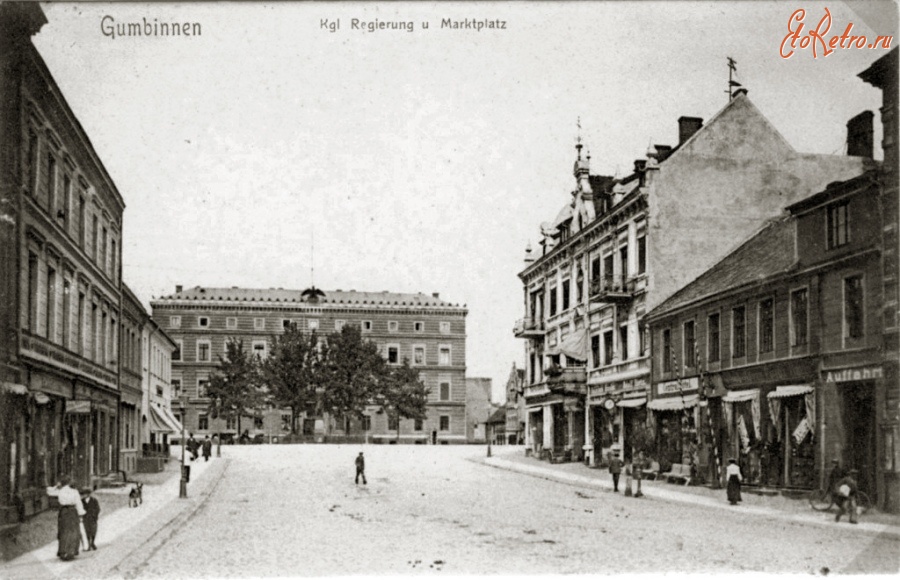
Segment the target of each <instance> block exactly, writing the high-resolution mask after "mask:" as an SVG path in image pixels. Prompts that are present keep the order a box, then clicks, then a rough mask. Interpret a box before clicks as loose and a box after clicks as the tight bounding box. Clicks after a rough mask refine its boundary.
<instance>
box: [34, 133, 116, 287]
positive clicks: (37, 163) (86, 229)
mask: <svg viewBox="0 0 900 580" xmlns="http://www.w3.org/2000/svg"><path fill="white" fill-rule="evenodd" d="M41 133H42V131H40V130H38V129H37V128H34V127H33V128H32V129H31V130H30V131H29V134H28V152H27V159H28V166H27V170H28V172H27V174H26V187H27V188H28V191H29V192H30V193H31V198H32V200H33V201H34V202H35V203H36V204H37V206H38V207H39V208H41V209H42V210H44V211H46V212H47V215H48V216H49V218H50V220H51V221H53V222H54V223H56V224H57V225H58V226H59V227H61V228H62V230H63V232H64V233H65V234H66V236H67V237H68V238H69V239H70V240H71V241H73V242H75V243H76V244H77V245H78V247H79V248H81V250H82V251H84V252H85V254H86V255H88V256H89V257H90V258H91V260H92V261H93V262H94V264H95V265H96V266H97V267H98V268H100V269H101V270H102V271H103V272H104V274H106V276H107V277H108V278H109V279H111V280H115V278H116V273H117V265H118V264H117V260H118V252H117V238H116V235H115V229H113V227H112V226H113V225H114V224H113V223H112V221H111V220H110V219H109V218H108V217H107V216H106V215H104V211H103V210H102V209H101V208H100V207H99V205H98V204H97V202H96V199H95V196H93V195H92V194H91V193H90V189H91V188H90V185H89V184H88V181H87V179H86V178H85V176H83V175H81V174H80V173H79V172H78V169H77V168H76V167H75V165H74V164H73V162H72V159H71V157H70V156H69V155H68V154H67V153H66V151H65V150H64V148H63V147H62V146H61V145H60V144H59V140H58V139H57V138H56V137H55V136H54V135H53V134H52V132H51V131H50V129H46V130H45V131H44V132H43V133H44V136H43V137H38V135H39V134H41ZM59 160H62V164H60V161H59Z"/></svg>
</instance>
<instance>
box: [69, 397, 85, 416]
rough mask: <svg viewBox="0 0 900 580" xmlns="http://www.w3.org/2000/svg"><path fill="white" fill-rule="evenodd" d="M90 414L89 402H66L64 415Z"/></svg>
mask: <svg viewBox="0 0 900 580" xmlns="http://www.w3.org/2000/svg"><path fill="white" fill-rule="evenodd" d="M90 412H91V402H90V401H73V400H72V399H68V400H67V401H66V413H90Z"/></svg>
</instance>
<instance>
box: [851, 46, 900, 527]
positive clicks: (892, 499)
mask: <svg viewBox="0 0 900 580" xmlns="http://www.w3.org/2000/svg"><path fill="white" fill-rule="evenodd" d="M897 61H898V49H897V48H894V49H893V50H891V51H890V52H889V53H888V54H886V55H884V56H883V57H881V58H879V59H878V60H877V61H875V62H874V63H873V64H872V66H871V67H869V68H868V69H866V70H865V71H863V72H862V73H860V75H859V76H860V78H861V79H862V80H863V81H865V82H867V83H869V84H871V85H872V86H874V87H875V88H878V89H880V90H881V94H882V106H881V123H882V127H883V134H882V141H881V147H882V150H883V151H884V163H883V164H882V167H881V172H880V175H879V186H880V190H881V199H880V207H881V219H882V223H881V233H882V242H881V246H882V254H881V276H882V295H883V302H882V320H883V321H884V343H883V345H882V355H883V361H882V366H883V368H884V378H885V384H886V385H887V388H886V391H885V394H884V406H883V407H881V412H882V413H883V420H882V431H881V437H882V438H883V446H882V451H883V454H882V455H881V461H882V470H883V477H884V483H883V488H884V495H885V497H884V505H885V507H886V508H887V509H890V510H891V511H894V512H896V511H900V368H898V367H900V310H898V306H900V236H898V234H900V188H898V171H900V160H898V156H897V144H898V143H897V141H898V139H900V135H898V122H900V119H898V111H897V100H898V93H900V90H898V79H897V69H898V62H897Z"/></svg>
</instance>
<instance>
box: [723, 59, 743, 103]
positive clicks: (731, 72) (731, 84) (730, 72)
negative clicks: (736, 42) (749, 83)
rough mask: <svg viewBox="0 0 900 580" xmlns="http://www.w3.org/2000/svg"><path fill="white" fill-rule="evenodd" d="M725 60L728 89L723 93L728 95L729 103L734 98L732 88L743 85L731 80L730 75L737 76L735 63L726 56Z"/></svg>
mask: <svg viewBox="0 0 900 580" xmlns="http://www.w3.org/2000/svg"><path fill="white" fill-rule="evenodd" d="M725 58H727V59H728V89H727V90H726V91H725V92H726V93H728V100H729V101H730V100H731V99H733V98H734V93H733V92H732V89H733V88H734V87H740V86H743V85H741V83H739V82H737V81H736V80H734V78H732V75H734V76H737V61H736V60H734V59H733V58H731V57H730V56H727V57H725Z"/></svg>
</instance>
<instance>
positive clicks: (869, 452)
mask: <svg viewBox="0 0 900 580" xmlns="http://www.w3.org/2000/svg"><path fill="white" fill-rule="evenodd" d="M822 379H823V385H822V398H823V405H822V406H823V409H824V421H823V423H824V425H823V427H822V430H823V453H824V454H825V455H826V456H827V459H828V460H829V462H830V460H832V459H837V460H838V461H839V462H840V463H841V465H842V466H843V467H844V468H845V469H857V470H858V471H859V475H858V484H859V488H860V490H862V491H864V492H865V493H866V494H868V495H869V497H870V498H871V499H872V501H873V502H875V503H876V504H878V505H880V506H883V505H884V503H885V497H886V495H889V493H890V492H889V490H888V486H887V485H886V483H885V482H886V481H887V480H889V479H890V476H891V474H892V472H893V455H894V450H893V448H892V447H893V441H892V437H891V436H890V435H892V433H890V429H885V428H884V427H882V426H881V425H880V423H879V421H880V420H881V417H880V414H879V413H878V409H879V406H881V407H882V408H886V407H887V405H886V402H885V400H884V394H883V392H884V382H883V372H882V367H881V365H861V366H856V367H838V368H834V369H830V370H825V371H823V376H822ZM879 402H881V403H880V405H879ZM879 427H881V431H882V434H883V440H882V441H881V442H880V445H881V446H882V452H881V453H880V454H879V453H878V450H879V440H878V439H879ZM880 458H881V460H879V459H880Z"/></svg>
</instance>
